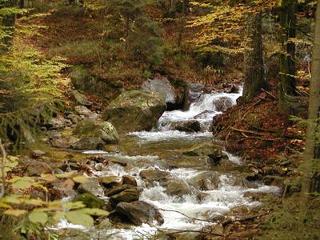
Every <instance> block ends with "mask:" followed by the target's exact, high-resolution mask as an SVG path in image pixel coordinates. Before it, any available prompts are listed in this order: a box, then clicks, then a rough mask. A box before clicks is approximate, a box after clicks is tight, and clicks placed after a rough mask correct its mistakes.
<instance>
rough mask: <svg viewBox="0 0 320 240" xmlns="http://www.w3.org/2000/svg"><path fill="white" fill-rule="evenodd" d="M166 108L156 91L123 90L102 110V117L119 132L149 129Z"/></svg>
mask: <svg viewBox="0 0 320 240" xmlns="http://www.w3.org/2000/svg"><path fill="white" fill-rule="evenodd" d="M165 110H166V102H165V100H164V98H163V97H162V96H161V95H160V94H158V93H151V92H146V91H143V90H131V91H126V92H123V93H122V94H121V95H120V96H119V97H117V98H116V99H115V100H113V101H112V102H111V103H110V104H109V105H108V106H107V107H106V109H105V110H104V113H103V118H104V119H105V120H107V121H110V122H111V123H112V124H113V125H114V126H115V127H116V129H117V130H118V131H119V132H132V131H143V130H147V131H148V130H151V129H152V128H153V127H155V126H156V124H157V121H158V119H159V118H160V117H161V115H162V114H163V112H164V111H165Z"/></svg>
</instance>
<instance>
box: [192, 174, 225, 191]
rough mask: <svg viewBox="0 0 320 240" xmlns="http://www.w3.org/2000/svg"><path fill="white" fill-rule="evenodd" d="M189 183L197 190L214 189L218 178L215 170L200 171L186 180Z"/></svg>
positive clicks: (218, 180)
mask: <svg viewBox="0 0 320 240" xmlns="http://www.w3.org/2000/svg"><path fill="white" fill-rule="evenodd" d="M187 182H188V183H189V185H191V186H193V187H195V188H196V189H199V190H214V189H217V187H218V185H219V183H220V179H219V175H218V174H217V173H215V172H211V171H210V172H202V173H199V174H197V175H196V176H194V177H192V178H190V179H188V180H187Z"/></svg>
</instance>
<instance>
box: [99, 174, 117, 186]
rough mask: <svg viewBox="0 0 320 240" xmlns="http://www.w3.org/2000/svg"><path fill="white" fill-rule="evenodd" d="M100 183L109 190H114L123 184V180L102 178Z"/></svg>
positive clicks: (115, 177)
mask: <svg viewBox="0 0 320 240" xmlns="http://www.w3.org/2000/svg"><path fill="white" fill-rule="evenodd" d="M99 181H100V183H101V184H102V185H103V186H105V187H107V188H112V187H114V186H119V185H121V184H122V178H121V177H118V176H107V177H101V178H100V179H99Z"/></svg>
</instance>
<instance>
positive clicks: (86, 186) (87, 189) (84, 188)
mask: <svg viewBox="0 0 320 240" xmlns="http://www.w3.org/2000/svg"><path fill="white" fill-rule="evenodd" d="M77 191H78V192H79V193H90V194H92V195H94V196H103V195H104V189H103V187H102V186H101V185H100V184H99V180H98V179H97V178H89V179H88V180H87V181H86V182H84V183H81V184H80V185H79V187H78V189H77Z"/></svg>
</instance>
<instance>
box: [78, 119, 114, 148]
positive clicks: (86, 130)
mask: <svg viewBox="0 0 320 240" xmlns="http://www.w3.org/2000/svg"><path fill="white" fill-rule="evenodd" d="M74 134H76V135H78V136H80V137H95V138H99V139H101V140H103V141H104V142H105V143H106V144H116V143H118V142H119V135H118V132H117V130H116V129H115V127H114V126H113V125H112V124H111V123H110V122H106V121H104V122H100V121H93V120H83V121H81V122H79V123H78V125H77V126H76V128H75V130H74ZM93 149H95V148H93Z"/></svg>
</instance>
